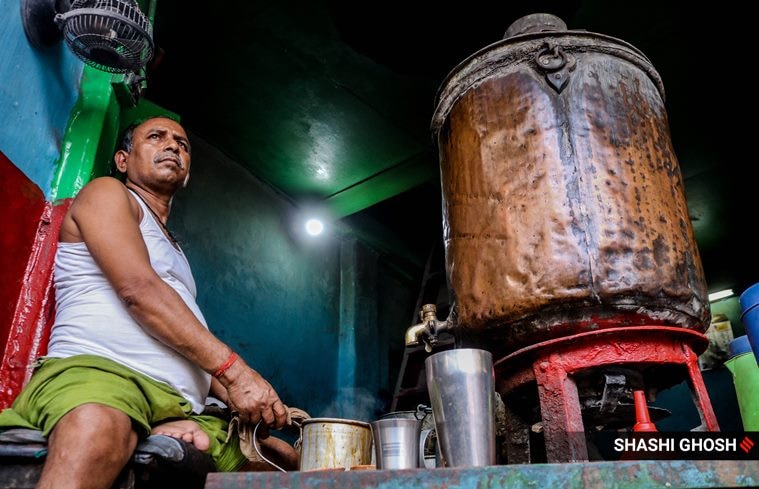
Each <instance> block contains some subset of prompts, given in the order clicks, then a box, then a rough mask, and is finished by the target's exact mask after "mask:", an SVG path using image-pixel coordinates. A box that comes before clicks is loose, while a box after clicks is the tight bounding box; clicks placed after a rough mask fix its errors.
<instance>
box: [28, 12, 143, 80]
mask: <svg viewBox="0 0 759 489" xmlns="http://www.w3.org/2000/svg"><path fill="white" fill-rule="evenodd" d="M21 17H22V19H23V22H24V31H25V32H26V37H27V38H28V39H29V42H30V43H31V44H32V45H33V46H35V47H37V48H43V47H47V46H50V45H52V44H54V43H56V42H58V41H59V40H60V39H61V37H63V38H64V39H65V40H66V44H68V46H69V48H70V49H71V50H72V51H73V52H74V54H76V56H77V57H78V58H79V59H81V60H82V61H84V62H85V63H87V64H88V65H90V66H92V67H94V68H97V69H99V70H103V71H107V72H110V73H127V72H130V71H137V70H139V69H140V68H142V67H143V66H145V65H146V64H147V62H148V61H150V59H151V58H152V57H153V49H154V44H153V26H152V25H151V24H150V21H149V20H148V18H147V17H146V16H145V14H143V13H142V11H141V10H140V8H139V6H138V5H137V2H136V0H74V1H73V2H72V1H69V0H22V1H21Z"/></svg>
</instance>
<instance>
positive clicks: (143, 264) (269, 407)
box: [70, 178, 285, 427]
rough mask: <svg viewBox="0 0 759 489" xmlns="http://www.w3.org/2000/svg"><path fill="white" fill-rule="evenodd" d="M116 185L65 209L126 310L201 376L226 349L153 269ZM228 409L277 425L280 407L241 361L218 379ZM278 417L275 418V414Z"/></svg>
mask: <svg viewBox="0 0 759 489" xmlns="http://www.w3.org/2000/svg"><path fill="white" fill-rule="evenodd" d="M135 209H138V208H134V207H133V203H132V197H130V196H129V195H128V191H127V190H126V188H125V187H124V186H123V184H122V183H121V182H119V181H118V180H115V179H112V178H101V179H96V180H94V181H92V182H91V183H90V184H89V185H87V186H86V187H85V188H83V189H82V190H81V191H80V193H79V195H78V196H77V198H76V200H75V201H74V203H73V204H72V206H71V209H70V213H71V214H70V215H71V218H72V220H73V222H74V223H75V225H76V231H77V232H78V233H79V234H80V235H81V238H82V240H83V241H84V242H85V243H86V245H87V248H88V249H89V251H90V253H91V254H92V257H93V259H94V260H95V261H96V262H97V264H98V265H99V266H100V267H101V269H102V270H103V272H104V274H105V276H106V277H107V278H108V280H109V281H110V283H111V285H112V286H113V288H114V290H115V291H116V293H117V294H118V296H119V298H120V299H121V300H122V301H123V302H124V304H125V305H126V306H127V310H128V311H129V313H130V314H131V315H132V317H134V318H135V320H136V321H137V322H138V323H139V324H140V325H141V326H142V327H143V328H145V330H146V331H147V332H148V333H149V334H151V335H152V336H154V337H155V338H157V339H158V340H160V341H161V342H163V343H164V344H166V345H168V346H170V347H172V348H174V349H175V350H177V351H178V352H179V353H181V354H182V355H184V356H185V357H186V358H187V359H189V360H190V361H191V362H193V363H194V364H196V365H198V366H199V367H200V368H202V369H203V370H205V371H206V372H214V370H215V369H217V368H218V367H219V365H221V364H223V363H224V362H225V360H226V359H227V358H228V357H229V354H230V352H231V350H230V348H229V347H228V346H226V345H225V344H224V343H223V342H221V341H220V340H219V339H218V338H216V337H215V336H214V335H213V334H212V333H211V332H209V331H208V330H207V329H206V328H205V327H204V326H203V325H202V324H201V323H200V322H199V321H198V320H197V318H196V317H195V315H194V314H193V312H192V311H191V310H190V309H189V308H188V307H187V305H186V304H185V303H184V301H183V300H182V298H181V297H180V296H179V294H177V292H176V291H174V289H172V288H171V287H170V286H169V285H168V284H166V283H165V282H164V281H163V280H162V279H161V278H160V277H159V276H158V275H157V274H156V273H155V271H154V270H153V268H152V267H151V265H150V259H149V255H148V251H147V248H146V246H145V243H144V241H143V239H142V234H141V233H140V230H139V211H135ZM219 381H220V382H221V384H222V385H223V386H224V387H225V388H226V389H227V392H228V394H229V404H230V407H232V408H233V409H235V410H236V411H238V412H240V415H241V417H242V418H243V419H244V420H250V421H253V422H256V421H258V418H259V416H260V417H263V419H264V421H265V422H266V423H267V424H275V425H276V426H278V427H280V426H282V424H283V423H284V421H285V413H284V411H285V410H284V408H283V406H282V404H281V402H279V403H278V404H279V405H278V406H274V404H277V401H279V398H278V397H277V394H276V392H275V391H274V389H273V388H272V386H271V385H270V384H269V383H268V382H267V381H266V380H265V379H263V377H261V376H260V375H259V374H258V373H257V372H255V371H254V370H253V369H251V368H250V367H248V366H247V365H246V364H245V362H244V361H243V360H242V359H239V360H237V361H235V362H234V363H233V364H232V366H231V367H230V368H229V369H228V370H226V371H225V372H224V374H222V375H221V376H220V378H219ZM280 413H281V414H280Z"/></svg>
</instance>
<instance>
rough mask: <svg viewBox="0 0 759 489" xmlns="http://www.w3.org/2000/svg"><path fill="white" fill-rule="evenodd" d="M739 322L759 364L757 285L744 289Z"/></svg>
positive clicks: (758, 297)
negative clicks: (744, 329)
mask: <svg viewBox="0 0 759 489" xmlns="http://www.w3.org/2000/svg"><path fill="white" fill-rule="evenodd" d="M740 303H741V322H742V323H743V326H744V327H745V328H746V336H748V342H749V344H750V345H751V349H752V350H753V352H754V359H755V360H756V362H757V363H758V364H759V283H756V284H754V285H752V286H751V287H749V288H748V289H746V290H745V291H744V292H743V293H742V294H741V297H740Z"/></svg>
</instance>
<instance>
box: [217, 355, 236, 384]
mask: <svg viewBox="0 0 759 489" xmlns="http://www.w3.org/2000/svg"><path fill="white" fill-rule="evenodd" d="M235 360H237V353H235V352H232V353H230V354H229V357H227V360H226V361H225V362H224V363H223V364H222V365H221V367H219V368H218V369H217V370H216V372H214V373H213V376H214V377H216V378H217V379H218V378H219V377H221V376H222V374H223V373H224V372H226V371H227V369H229V367H231V366H232V364H233V363H235Z"/></svg>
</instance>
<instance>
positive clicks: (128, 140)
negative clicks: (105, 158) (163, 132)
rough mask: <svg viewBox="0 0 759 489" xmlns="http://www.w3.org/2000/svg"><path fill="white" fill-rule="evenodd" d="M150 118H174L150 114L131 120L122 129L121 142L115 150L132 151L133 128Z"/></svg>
mask: <svg viewBox="0 0 759 489" xmlns="http://www.w3.org/2000/svg"><path fill="white" fill-rule="evenodd" d="M151 119H170V120H174V118H173V117H169V116H166V115H151V116H148V117H143V118H141V119H137V120H135V121H134V122H132V123H131V124H129V126H128V127H127V128H126V129H124V133H123V134H122V136H121V142H120V143H119V147H118V148H116V150H118V151H126V152H127V153H131V152H132V147H133V146H134V140H133V138H134V130H135V129H137V127H138V126H139V125H140V124H143V123H145V122H147V121H149V120H151ZM176 122H177V123H178V122H179V121H176Z"/></svg>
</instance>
